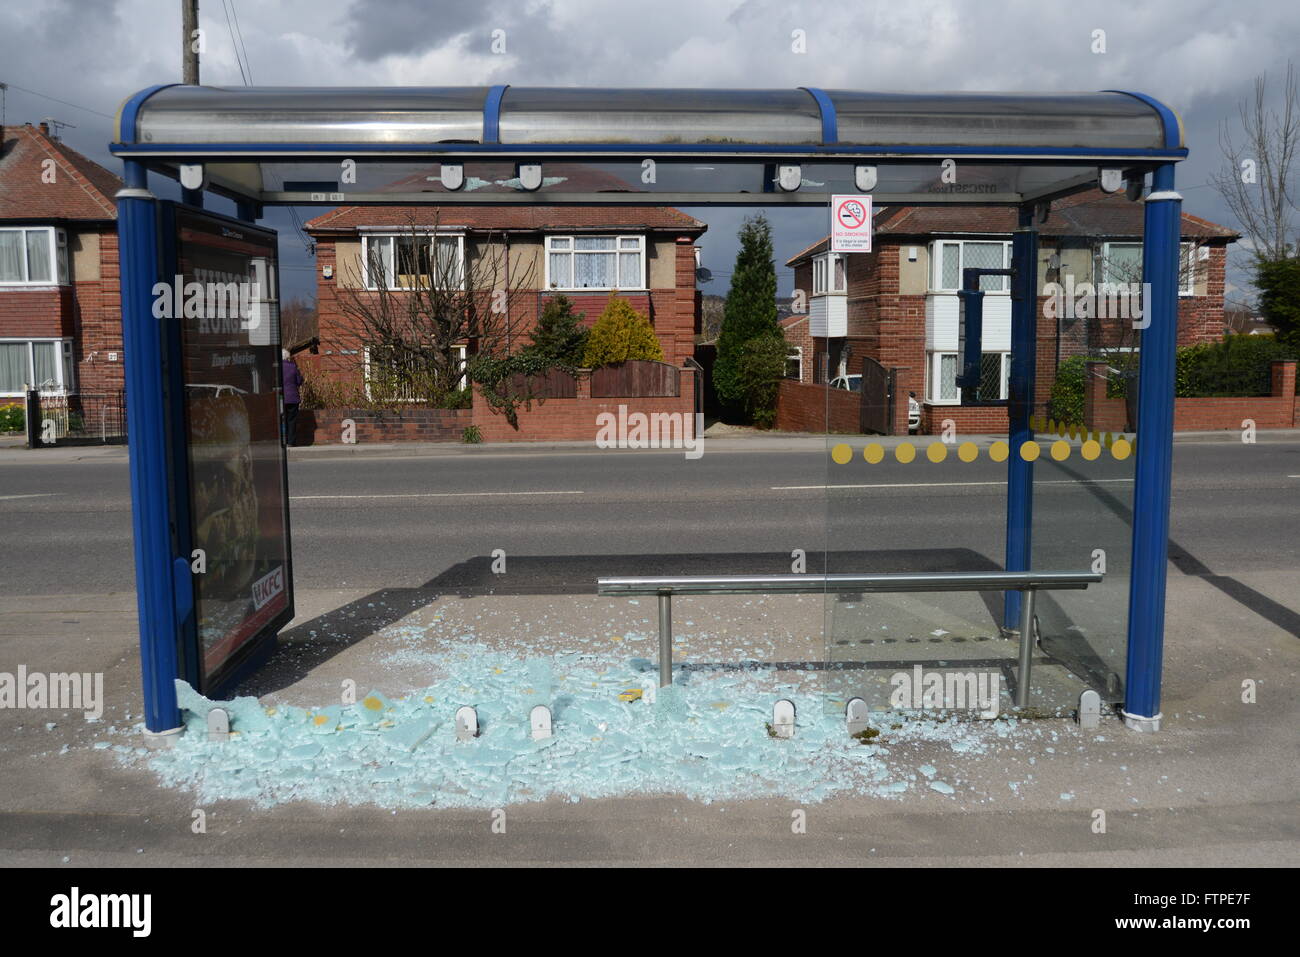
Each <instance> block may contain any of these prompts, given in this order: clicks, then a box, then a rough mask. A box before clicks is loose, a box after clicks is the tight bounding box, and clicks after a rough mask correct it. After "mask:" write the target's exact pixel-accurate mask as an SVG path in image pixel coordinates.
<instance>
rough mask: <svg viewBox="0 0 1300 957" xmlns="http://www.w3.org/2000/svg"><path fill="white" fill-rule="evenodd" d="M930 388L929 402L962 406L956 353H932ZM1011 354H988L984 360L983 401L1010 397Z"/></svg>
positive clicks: (981, 385)
mask: <svg viewBox="0 0 1300 957" xmlns="http://www.w3.org/2000/svg"><path fill="white" fill-rule="evenodd" d="M927 367H928V371H929V377H928V378H929V387H928V388H927V389H926V401H928V402H930V403H933V404H936V405H960V404H961V401H962V390H961V389H959V388H957V353H955V352H932V353H930V359H929V362H928V363H927ZM1010 386H1011V353H1009V352H986V353H984V354H983V356H982V357H981V364H980V384H979V389H978V390H977V392H978V395H979V398H980V400H981V401H984V402H990V401H994V400H999V399H1005V398H1007V396H1008V395H1009V394H1010Z"/></svg>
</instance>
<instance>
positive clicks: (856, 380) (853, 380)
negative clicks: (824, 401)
mask: <svg viewBox="0 0 1300 957" xmlns="http://www.w3.org/2000/svg"><path fill="white" fill-rule="evenodd" d="M831 388H832V389H843V390H844V391H846V392H861V391H862V376H861V375H860V374H855V375H837V376H836V377H835V378H834V379H831Z"/></svg>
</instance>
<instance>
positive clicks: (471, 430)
mask: <svg viewBox="0 0 1300 957" xmlns="http://www.w3.org/2000/svg"><path fill="white" fill-rule="evenodd" d="M460 440H461V441H462V442H464V443H465V444H466V445H478V444H479V443H480V442H482V441H483V431H482V430H481V429H480V428H479V427H478V426H477V425H467V426H465V428H463V429H461V430H460Z"/></svg>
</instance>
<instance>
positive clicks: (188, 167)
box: [110, 84, 1187, 737]
mask: <svg viewBox="0 0 1300 957" xmlns="http://www.w3.org/2000/svg"><path fill="white" fill-rule="evenodd" d="M110 148H111V150H112V152H113V153H114V154H115V155H116V156H117V157H118V158H119V159H121V160H122V162H123V164H124V168H125V171H124V179H125V188H124V189H122V190H121V192H120V193H119V194H118V202H119V217H118V223H119V237H120V253H121V292H122V300H121V301H122V318H123V327H124V343H125V351H126V359H125V361H126V381H127V413H128V423H129V431H130V436H131V441H130V476H131V493H132V503H133V521H134V525H133V529H134V548H135V565H136V588H137V598H138V606H139V620H140V642H141V659H142V672H143V681H144V699H145V718H146V727H147V729H148V731H149V732H150V733H151V735H156V736H163V737H165V736H167V735H170V734H175V733H178V731H179V728H180V727H181V721H180V716H179V711H178V706H177V697H176V692H175V687H174V683H175V679H177V678H184V679H186V680H188V681H190V683H191V684H193V685H195V686H196V687H198V688H201V689H202V690H204V691H205V692H207V693H213V692H216V691H218V690H220V689H222V688H228V687H230V686H232V684H234V683H235V682H237V681H238V680H239V679H240V678H241V676H243V675H246V674H247V673H248V672H249V671H250V670H251V669H254V668H256V667H257V666H258V665H259V664H260V663H261V662H262V661H264V660H265V659H266V657H267V656H268V654H269V651H270V648H271V647H272V645H273V641H274V636H275V634H276V632H277V631H278V630H279V629H280V628H282V627H283V626H284V625H285V624H286V623H287V622H288V621H289V620H290V619H292V617H293V613H294V612H293V607H294V606H293V597H292V573H291V569H292V549H291V545H290V534H289V518H288V504H287V503H288V494H287V482H286V471H285V457H284V456H285V453H284V450H283V447H282V445H281V443H280V441H279V424H278V423H279V408H280V406H279V403H280V395H279V374H280V370H279V362H280V342H279V331H278V323H277V321H276V301H277V297H278V293H277V288H276V286H277V276H276V273H277V260H276V237H275V234H274V232H272V231H270V230H266V229H263V228H261V227H259V226H257V225H256V224H257V220H258V219H259V217H260V216H261V215H262V213H263V211H264V209H265V208H266V207H268V206H276V205H281V206H300V205H320V206H337V205H344V204H346V205H359V206H364V205H402V206H414V205H426V204H427V205H434V204H436V205H438V206H440V207H447V206H457V205H461V204H480V205H482V204H486V205H511V206H517V205H525V204H541V205H547V206H554V205H599V206H610V205H640V206H655V205H678V206H765V207H777V208H779V207H799V206H803V207H822V208H825V209H827V210H828V213H829V209H830V204H831V200H832V197H834V196H837V195H839V196H842V195H845V194H851V195H859V196H861V195H869V196H870V197H871V200H872V203H873V204H874V206H875V207H876V208H880V207H884V206H895V205H907V206H943V205H958V204H967V205H977V206H1001V207H1007V208H1013V209H1015V210H1016V211H1017V223H1018V225H1017V227H1016V229H1015V232H1014V234H1013V240H1012V245H1011V257H1010V260H1011V261H1010V268H1009V270H1002V271H1001V272H1002V273H1004V274H1007V275H1008V278H1009V287H1010V291H1011V353H1010V382H1009V386H1008V388H1007V398H1006V399H1005V400H1003V402H1004V403H1005V404H1006V406H1007V413H1008V422H1009V430H1008V435H1007V442H1006V444H1007V446H1008V447H1009V448H1010V449H1011V450H1012V451H1013V454H1010V455H1007V456H1006V481H1005V494H1006V526H1005V541H1004V542H1003V543H1002V549H1001V551H1002V552H1003V553H1004V556H1005V558H1004V562H1003V568H1002V571H1004V572H1005V573H1007V574H1008V575H1017V574H1021V575H1023V574H1027V573H1030V572H1032V571H1033V570H1034V568H1035V567H1036V565H1035V561H1034V555H1035V535H1034V528H1035V518H1034V515H1035V508H1034V506H1035V485H1034V473H1035V463H1034V461H1033V458H1031V457H1029V456H1027V455H1026V456H1022V455H1018V454H1014V450H1016V449H1019V448H1020V447H1022V446H1023V445H1025V443H1030V442H1032V440H1033V438H1034V435H1035V432H1036V427H1038V428H1041V426H1042V424H1043V423H1042V421H1041V411H1042V410H1041V404H1040V408H1038V409H1037V410H1036V408H1035V391H1034V390H1035V381H1036V376H1037V370H1038V369H1039V357H1038V355H1037V349H1038V343H1037V338H1038V336H1037V331H1036V330H1037V322H1038V312H1039V299H1038V296H1039V282H1038V277H1039V272H1038V263H1039V248H1038V226H1039V225H1040V224H1041V223H1042V222H1044V221H1046V220H1047V219H1048V217H1050V216H1051V204H1052V202H1053V201H1054V200H1058V199H1062V198H1065V197H1068V196H1070V195H1072V194H1075V193H1078V192H1081V191H1084V190H1089V189H1095V188H1098V187H1100V188H1101V189H1102V190H1104V191H1106V192H1112V193H1113V192H1118V191H1121V190H1122V191H1126V192H1127V195H1128V198H1129V200H1131V201H1133V202H1141V203H1143V209H1144V211H1143V222H1144V230H1143V241H1142V280H1143V284H1144V290H1145V295H1144V297H1143V307H1144V313H1143V316H1142V326H1141V332H1140V357H1139V361H1138V382H1139V386H1138V398H1137V417H1138V420H1139V421H1140V423H1141V441H1140V442H1137V443H1136V445H1135V447H1134V451H1133V456H1132V463H1131V465H1132V470H1133V471H1132V479H1131V481H1132V488H1133V494H1132V501H1131V509H1130V511H1131V538H1130V539H1129V541H1128V542H1127V543H1126V546H1127V551H1128V552H1129V554H1127V555H1126V556H1125V566H1126V569H1127V573H1128V578H1127V582H1126V585H1127V601H1126V602H1124V603H1123V608H1124V612H1125V614H1124V621H1123V624H1122V626H1121V628H1120V629H1119V630H1121V631H1122V632H1123V655H1122V659H1123V665H1122V671H1123V680H1122V684H1121V683H1120V682H1119V675H1118V674H1117V675H1115V676H1114V677H1115V679H1116V685H1117V688H1118V689H1119V694H1120V699H1119V700H1118V701H1117V702H1115V703H1116V704H1118V705H1119V706H1120V707H1121V710H1122V714H1123V716H1124V719H1125V722H1126V724H1127V725H1128V726H1129V727H1131V728H1133V729H1136V730H1158V729H1159V726H1160V722H1161V713H1160V683H1161V666H1162V654H1163V638H1164V605H1165V584H1166V583H1165V577H1166V542H1167V532H1168V522H1169V503H1170V474H1171V460H1172V438H1173V397H1174V348H1175V341H1176V321H1177V295H1178V286H1179V275H1178V273H1179V239H1180V219H1181V197H1180V196H1179V194H1178V193H1177V192H1176V191H1175V189H1174V165H1175V163H1177V162H1178V161H1180V160H1182V159H1184V158H1185V157H1186V156H1187V150H1186V148H1185V147H1184V138H1183V132H1182V128H1181V122H1180V120H1179V119H1178V117H1177V116H1176V115H1175V114H1174V113H1173V111H1171V110H1170V109H1169V108H1168V107H1166V106H1164V105H1163V104H1161V103H1159V102H1157V101H1156V100H1154V99H1152V98H1151V97H1149V96H1145V95H1143V94H1140V93H1133V92H1127V91H1105V92H1096V93H1051V94H1048V93H1044V94H995V93H878V92H859V91H844V90H821V89H813V88H800V89H793V90H692V89H577V88H525V87H511V86H493V87H468V88H419V87H409V88H406V87H403V88H218V87H195V86H184V85H179V84H173V85H163V86H155V87H151V88H149V89H146V90H143V91H141V92H140V93H137V94H136V95H134V96H132V97H130V98H129V99H128V100H127V101H126V102H125V103H124V104H123V106H122V108H121V111H120V115H119V118H118V135H117V141H116V142H114V143H113V144H111V146H110ZM431 163H436V164H437V165H438V169H439V173H438V175H437V176H436V177H430V176H424V175H421V174H423V173H425V172H427V171H428V169H429V167H430V164H431ZM503 164H508V165H509V168H510V169H511V170H512V172H513V176H510V177H508V178H507V179H506V180H505V181H504V185H505V186H506V187H507V188H506V189H505V190H501V189H496V190H485V189H481V188H479V187H481V186H482V185H484V184H486V183H488V182H491V181H495V182H497V183H498V184H499V185H500V184H501V183H502V180H501V176H500V169H501V168H502V166H503ZM557 164H566V165H568V166H572V165H573V164H584V165H589V166H591V167H593V168H599V169H600V170H602V171H603V172H604V173H605V174H607V176H609V177H614V178H616V180H617V181H618V182H621V183H623V184H625V185H626V188H619V189H609V188H601V189H596V188H584V187H582V186H575V185H574V183H573V182H571V181H570V179H569V178H568V177H566V176H556V175H548V167H549V168H550V169H551V170H555V169H556V168H557ZM151 173H152V174H154V175H155V176H163V177H167V178H170V179H175V180H178V181H179V183H180V186H181V200H180V201H179V202H164V201H161V200H160V199H159V198H158V197H157V196H156V195H155V193H153V192H152V191H151V189H150V174H151ZM431 180H436V188H434V187H431V186H430V185H429V182H428V181H431ZM206 195H216V196H221V197H225V198H227V199H229V200H231V201H233V202H234V203H235V207H236V210H237V213H236V215H235V216H234V217H229V216H221V215H217V214H215V213H213V212H211V211H209V210H205V209H204V203H205V196H206ZM994 272H997V270H994ZM966 273H967V274H966V276H965V277H964V278H965V282H964V283H963V286H964V292H963V307H964V308H963V315H964V320H963V327H962V333H963V342H962V346H961V350H962V354H961V357H960V363H961V368H962V370H963V373H962V374H963V375H964V376H967V377H969V376H972V375H974V376H978V370H979V362H980V321H979V317H980V315H981V311H982V310H981V296H980V289H981V284H980V283H981V279H982V275H981V271H980V270H976V269H971V270H967V271H966ZM195 282H197V283H199V284H200V286H201V287H202V286H204V285H205V284H216V286H217V288H218V290H219V295H227V296H229V297H234V298H231V299H229V301H228V303H227V305H228V306H229V308H228V309H225V310H222V311H219V312H218V313H217V314H215V315H214V314H212V313H211V312H210V310H208V309H205V308H204V307H202V306H198V307H193V308H191V307H192V305H193V297H192V296H191V295H190V294H189V289H190V284H191V283H195ZM248 290H251V293H250V292H249V291H248ZM206 301H207V303H208V305H209V306H210V305H211V298H210V297H209V298H208V299H207V300H206ZM1126 530H1127V526H1126ZM1040 544H1041V543H1040ZM902 570H903V571H906V569H902ZM849 571H852V570H849ZM1008 581H1010V579H1008ZM841 584H843V583H842V582H841ZM1007 588H1008V590H1007V591H1006V599H1005V607H1004V608H1003V620H1004V624H1005V625H1006V626H1007V627H1014V626H1015V624H1016V623H1017V622H1019V621H1020V620H1021V619H1022V612H1023V611H1024V609H1023V608H1022V606H1021V601H1022V595H1025V594H1028V595H1030V596H1032V592H1029V593H1024V592H1022V591H1021V590H1018V589H1014V588H1011V587H1010V585H1008V586H1007ZM660 594H661V596H662V594H663V593H662V591H661V592H660ZM1026 600H1029V599H1026ZM1029 617H1030V619H1031V630H1032V617H1033V615H1032V610H1031V612H1030V616H1029ZM1023 647H1024V643H1022V648H1023ZM1022 660H1023V659H1022ZM1026 664H1027V662H1026ZM661 667H662V662H661Z"/></svg>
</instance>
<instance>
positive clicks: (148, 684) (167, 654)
mask: <svg viewBox="0 0 1300 957" xmlns="http://www.w3.org/2000/svg"><path fill="white" fill-rule="evenodd" d="M125 179H126V187H125V188H124V189H122V190H121V191H120V192H119V193H118V194H117V230H118V246H119V255H120V258H121V289H122V344H123V351H124V352H125V353H126V360H125V361H126V369H125V373H126V419H127V435H128V437H129V451H130V463H131V511H132V520H133V532H134V541H135V590H136V606H137V608H138V610H139V615H140V664H141V673H142V676H143V679H144V711H145V727H146V728H147V729H148V730H149V732H151V733H152V734H154V735H172V734H176V733H178V732H179V730H180V726H181V720H180V711H179V709H178V708H177V705H176V686H175V683H174V682H175V679H176V675H177V670H176V653H177V649H176V642H177V625H178V622H177V611H176V604H175V593H174V586H173V582H172V561H173V555H172V540H171V526H170V501H171V496H170V492H169V488H170V485H169V478H170V476H169V470H168V467H167V448H168V445H167V424H166V421H167V420H166V410H165V406H164V392H163V360H164V351H165V349H164V342H163V331H164V330H163V325H162V323H163V321H164V320H159V319H156V318H155V317H154V314H153V301H154V295H153V287H154V284H155V283H156V282H158V221H157V217H156V202H155V199H154V196H153V195H152V194H151V193H150V192H149V182H148V172H147V170H146V169H145V167H144V166H143V165H141V164H140V163H139V162H136V161H132V160H127V161H126V163H125Z"/></svg>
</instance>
